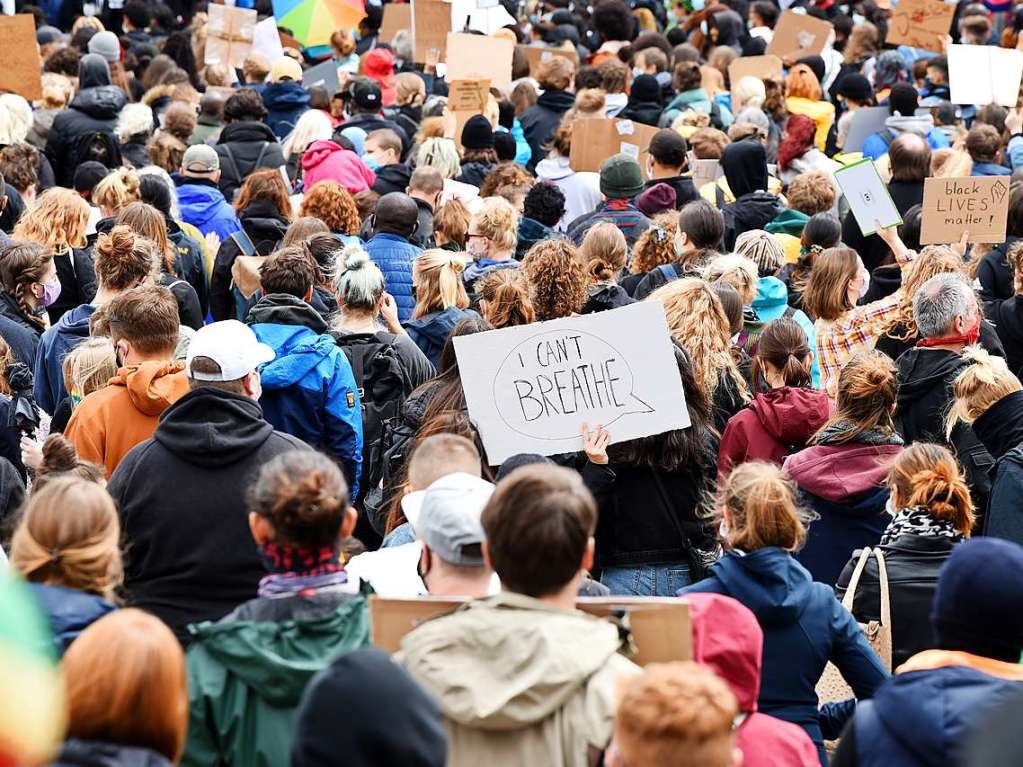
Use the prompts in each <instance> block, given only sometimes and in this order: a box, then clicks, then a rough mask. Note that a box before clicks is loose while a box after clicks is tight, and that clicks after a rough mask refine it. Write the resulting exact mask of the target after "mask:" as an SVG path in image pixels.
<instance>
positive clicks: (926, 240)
mask: <svg viewBox="0 0 1023 767" xmlns="http://www.w3.org/2000/svg"><path fill="white" fill-rule="evenodd" d="M1008 214H1009V179H1008V177H1007V176H972V177H968V178H929V179H926V180H925V181H924V203H923V223H922V226H921V229H920V244H921V245H930V244H935V243H937V244H951V243H955V242H959V240H960V238H961V237H962V236H963V232H969V233H970V242H1005V223H1006V219H1007V217H1008Z"/></svg>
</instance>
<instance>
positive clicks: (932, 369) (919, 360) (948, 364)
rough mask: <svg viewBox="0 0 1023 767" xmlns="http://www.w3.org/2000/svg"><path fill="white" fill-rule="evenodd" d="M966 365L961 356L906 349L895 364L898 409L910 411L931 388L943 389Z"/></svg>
mask: <svg viewBox="0 0 1023 767" xmlns="http://www.w3.org/2000/svg"><path fill="white" fill-rule="evenodd" d="M968 365H969V363H968V362H967V361H966V360H964V359H963V358H962V356H960V355H958V354H956V353H955V352H950V351H947V350H945V349H921V348H916V347H914V348H912V349H908V350H907V351H905V352H904V353H903V354H902V355H901V356H900V357H899V361H898V363H897V367H898V369H899V393H898V399H897V402H898V408H899V409H900V410H901V409H903V408H911V407H912V406H913V403H914V402H918V401H919V400H921V399H923V398H924V397H926V396H927V394H928V393H929V392H931V391H932V390H933V389H934V388H935V387H941V388H943V389H944V388H946V387H947V386H948V385H949V382H950V381H951V380H952V378H953V377H954V376H955V375H956V374H957V373H958V371H960V370H962V369H964V368H966V367H967V366H968Z"/></svg>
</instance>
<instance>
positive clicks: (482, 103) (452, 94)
mask: <svg viewBox="0 0 1023 767" xmlns="http://www.w3.org/2000/svg"><path fill="white" fill-rule="evenodd" d="M489 99H490V81H489V80H450V81H449V82H448V112H449V114H450V118H449V119H450V122H451V125H450V127H451V136H450V138H453V139H454V140H455V143H457V144H458V145H459V146H461V144H462V128H464V127H465V123H466V122H467V121H468V119H469V118H470V117H472V116H473V115H481V114H485V113H486V109H487V101H488V100H489Z"/></svg>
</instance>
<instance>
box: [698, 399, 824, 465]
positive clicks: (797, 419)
mask: <svg viewBox="0 0 1023 767" xmlns="http://www.w3.org/2000/svg"><path fill="white" fill-rule="evenodd" d="M830 412H831V408H830V405H829V403H828V395H827V394H826V393H825V392H823V391H818V390H817V389H802V388H797V387H794V386H783V387H782V388H780V389H771V391H769V392H767V393H766V394H758V395H757V396H756V398H755V399H754V400H753V401H752V402H751V403H750V404H749V405H748V406H747V407H746V408H744V409H743V410H740V411H739V412H738V413H736V414H735V415H734V416H732V418H731V419H730V420H729V421H728V425H727V426H726V427H725V433H724V434H723V435H722V437H721V447H720V449H719V450H718V481H719V482H721V481H723V480H724V479H725V477H727V476H728V474H729V472H731V470H732V467H733V466H736V465H738V464H740V463H744V462H745V461H769V462H771V463H776V464H779V465H781V462H782V460H783V459H784V458H785V456H787V455H789V454H791V453H795V452H797V451H799V450H802V449H803V448H804V447H806V443H807V442H808V441H809V439H810V437H812V436H813V435H814V434H816V433H817V430H818V429H820V428H821V427H822V426H823V425H824V424H825V423H826V422H827V420H828V417H829V415H830Z"/></svg>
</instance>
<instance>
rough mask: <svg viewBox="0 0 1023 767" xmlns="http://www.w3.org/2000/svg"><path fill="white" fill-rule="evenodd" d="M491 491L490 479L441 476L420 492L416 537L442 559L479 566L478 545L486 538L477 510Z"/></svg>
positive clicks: (480, 509)
mask: <svg viewBox="0 0 1023 767" xmlns="http://www.w3.org/2000/svg"><path fill="white" fill-rule="evenodd" d="M493 492H494V486H493V485H492V484H491V483H490V482H487V481H486V480H483V479H480V478H479V477H474V476H472V475H471V474H465V473H464V472H456V473H455V474H448V475H447V476H445V477H441V478H440V479H438V480H437V481H436V482H434V483H433V484H432V485H430V486H429V487H428V488H427V489H426V493H425V495H424V496H423V502H422V507H421V509H420V511H419V518H418V520H417V521H416V525H415V531H416V537H417V538H419V539H420V540H421V541H422V542H423V543H425V544H426V545H427V546H428V547H429V548H430V551H432V552H433V553H434V554H436V555H437V556H438V557H440V558H441V559H442V560H444V561H445V562H449V563H450V564H453V565H464V566H470V567H480V566H481V565H482V564H483V556H482V554H481V553H480V552H479V549H478V547H479V544H481V543H483V541H484V540H486V536H485V535H484V534H483V526H482V525H481V524H480V514H482V513H483V507H484V506H486V505H487V501H489V500H490V496H491V494H492V493H493ZM468 547H472V548H468Z"/></svg>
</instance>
